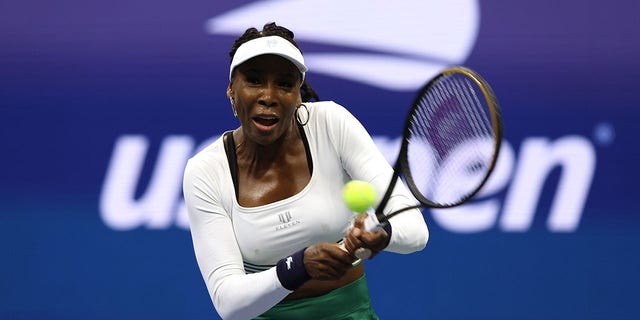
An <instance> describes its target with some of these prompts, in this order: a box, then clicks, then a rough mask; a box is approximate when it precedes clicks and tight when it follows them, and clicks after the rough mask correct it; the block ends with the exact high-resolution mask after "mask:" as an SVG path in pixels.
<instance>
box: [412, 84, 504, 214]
mask: <svg viewBox="0 0 640 320" xmlns="http://www.w3.org/2000/svg"><path fill="white" fill-rule="evenodd" d="M410 123H411V124H410V128H409V132H410V134H411V136H410V137H409V144H408V151H407V152H408V153H407V163H408V165H407V168H408V169H409V171H410V172H408V173H405V175H407V174H408V175H410V178H411V179H412V180H413V183H414V184H415V186H416V187H417V188H418V189H419V191H420V193H421V194H422V195H423V196H424V198H426V199H429V201H431V202H433V203H435V204H436V205H443V206H447V205H453V204H456V203H459V202H460V201H463V200H464V199H465V198H466V197H467V196H469V195H470V194H471V193H473V192H475V190H476V189H477V187H479V185H480V184H481V183H482V182H483V180H484V177H485V175H486V172H487V171H488V170H489V167H490V162H491V158H492V157H493V154H494V152H493V151H494V150H493V147H492V146H493V143H492V141H493V140H494V130H493V126H492V123H491V116H490V110H489V106H488V104H487V102H486V100H485V99H484V96H483V95H482V91H481V89H480V88H479V87H478V86H477V85H476V84H475V82H473V81H471V80H470V79H469V78H467V77H466V76H464V75H460V74H452V75H447V76H443V77H442V78H441V79H440V80H439V81H437V82H436V83H434V84H433V85H432V86H431V87H430V89H429V90H428V91H427V92H426V94H425V95H424V96H423V97H422V98H421V99H420V101H419V105H418V106H417V109H416V110H415V112H414V113H413V116H412V119H411V120H410Z"/></svg>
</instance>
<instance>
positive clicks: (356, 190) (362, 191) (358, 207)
mask: <svg viewBox="0 0 640 320" xmlns="http://www.w3.org/2000/svg"><path fill="white" fill-rule="evenodd" d="M342 200H344V203H345V204H346V205H347V207H348V208H349V209H351V211H353V212H356V213H362V212H366V211H367V210H369V208H371V207H373V205H375V204H376V189H375V188H373V186H372V185H371V184H369V183H368V182H365V181H362V180H351V181H349V182H347V183H346V184H345V185H344V187H343V188H342Z"/></svg>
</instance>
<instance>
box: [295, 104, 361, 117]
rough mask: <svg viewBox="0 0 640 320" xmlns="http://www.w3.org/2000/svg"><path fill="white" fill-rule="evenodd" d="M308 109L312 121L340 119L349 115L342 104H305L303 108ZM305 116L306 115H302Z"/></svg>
mask: <svg viewBox="0 0 640 320" xmlns="http://www.w3.org/2000/svg"><path fill="white" fill-rule="evenodd" d="M305 106H306V107H307V109H308V110H309V116H310V117H311V119H313V118H315V119H318V120H320V119H331V118H336V117H338V118H340V117H343V116H345V115H347V114H349V111H348V110H347V109H346V108H345V107H344V106H342V105H341V104H339V103H337V102H335V101H331V100H328V101H318V102H305V103H304V106H301V108H304V107H305ZM298 112H299V113H304V111H298ZM301 116H304V115H301Z"/></svg>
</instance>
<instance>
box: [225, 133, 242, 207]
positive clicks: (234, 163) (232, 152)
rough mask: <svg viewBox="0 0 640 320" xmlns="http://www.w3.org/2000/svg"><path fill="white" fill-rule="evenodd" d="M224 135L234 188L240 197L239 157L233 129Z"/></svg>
mask: <svg viewBox="0 0 640 320" xmlns="http://www.w3.org/2000/svg"><path fill="white" fill-rule="evenodd" d="M224 137H225V138H226V140H227V144H225V146H224V149H225V151H226V152H227V160H228V161H229V169H230V170H231V180H233V188H234V189H235V191H236V199H238V196H239V190H238V159H237V157H236V143H235V142H234V141H233V131H227V132H226V133H225V134H224Z"/></svg>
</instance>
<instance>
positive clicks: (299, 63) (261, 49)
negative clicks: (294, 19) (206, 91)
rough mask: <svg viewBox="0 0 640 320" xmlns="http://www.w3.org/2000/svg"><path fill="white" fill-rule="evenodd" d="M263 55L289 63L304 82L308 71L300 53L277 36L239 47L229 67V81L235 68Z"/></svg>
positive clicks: (252, 41)
mask: <svg viewBox="0 0 640 320" xmlns="http://www.w3.org/2000/svg"><path fill="white" fill-rule="evenodd" d="M263 54H275V55H278V56H281V57H283V58H286V59H287V60H289V61H291V63H293V64H294V65H295V66H296V67H297V68H298V70H300V73H301V74H302V80H304V74H305V72H307V70H308V69H307V66H305V65H304V58H303V57H302V53H301V52H300V50H298V48H296V47H295V46H294V45H293V44H292V43H291V42H289V41H287V40H286V39H284V38H282V37H279V36H269V37H262V38H256V39H253V40H249V41H247V42H245V43H243V44H242V45H240V47H239V48H238V50H236V53H235V54H234V55H233V60H232V61H231V66H230V67H229V80H231V74H233V69H235V67H237V66H238V65H240V64H242V63H243V62H245V61H247V60H249V59H251V58H254V57H257V56H260V55H263Z"/></svg>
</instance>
